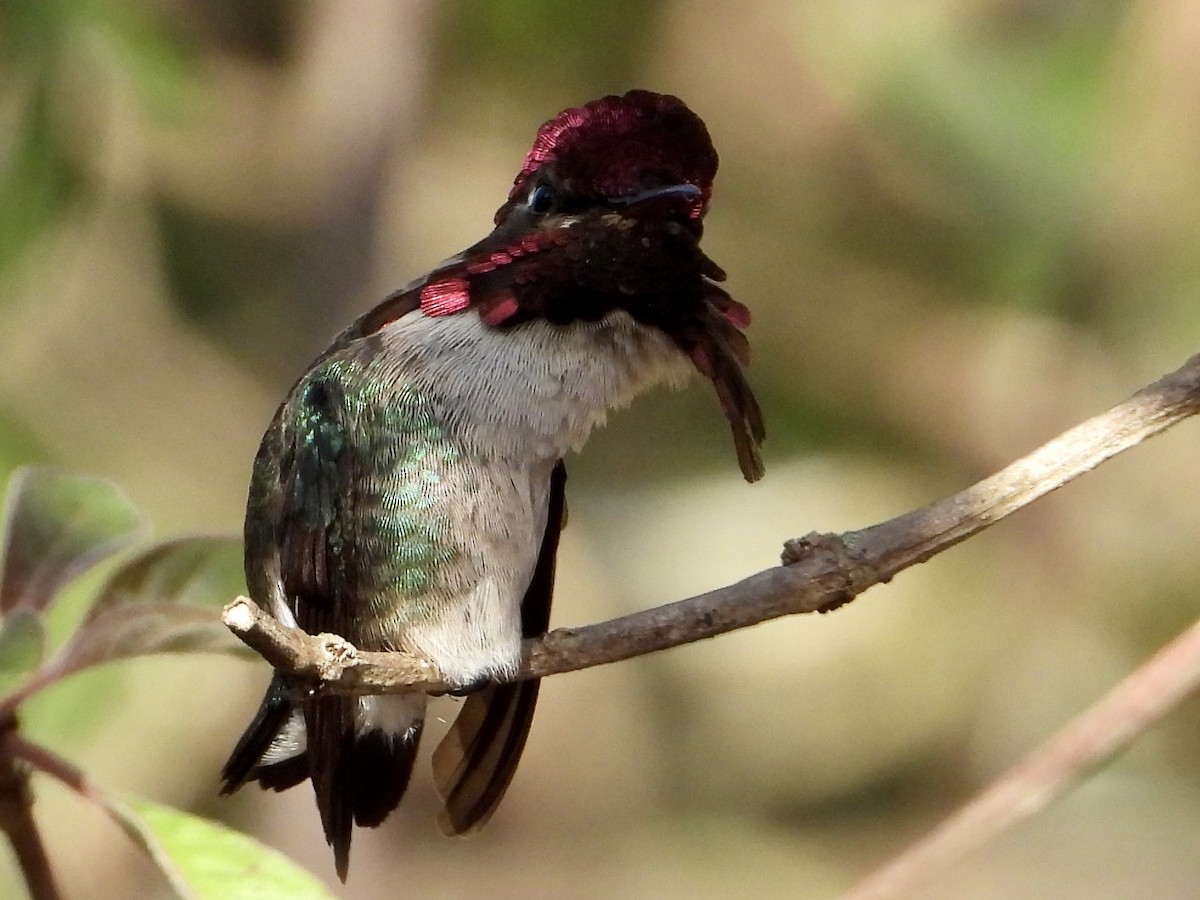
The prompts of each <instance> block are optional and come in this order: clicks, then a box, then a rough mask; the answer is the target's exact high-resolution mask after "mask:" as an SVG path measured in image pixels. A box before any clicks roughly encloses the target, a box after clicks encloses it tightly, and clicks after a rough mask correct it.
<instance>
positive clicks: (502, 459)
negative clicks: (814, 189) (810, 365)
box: [222, 91, 764, 881]
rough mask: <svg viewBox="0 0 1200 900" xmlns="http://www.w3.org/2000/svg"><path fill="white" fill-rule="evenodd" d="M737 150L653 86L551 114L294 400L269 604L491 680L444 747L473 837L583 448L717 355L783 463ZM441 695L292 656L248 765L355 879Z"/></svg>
mask: <svg viewBox="0 0 1200 900" xmlns="http://www.w3.org/2000/svg"><path fill="white" fill-rule="evenodd" d="M716 171H717V154H716V151H715V150H714V149H713V146H712V142H711V140H710V139H709V135H708V131H707V129H706V128H705V126H704V123H703V122H702V121H701V120H700V118H699V117H698V116H696V115H695V114H694V113H693V112H692V111H691V110H689V109H688V108H687V106H685V105H684V103H683V102H682V101H681V100H679V99H678V98H676V97H671V96H667V95H663V94H655V93H650V92H648V91H630V92H628V93H626V94H624V95H623V96H610V97H604V98H602V99H600V100H595V101H593V102H591V103H588V104H586V105H584V106H581V107H577V108H573V109H568V110H565V111H564V112H562V113H560V114H559V115H557V116H555V117H554V118H553V119H551V120H550V121H548V122H546V123H545V124H544V125H543V126H542V127H541V128H540V129H539V131H538V133H537V137H536V138H535V140H534V143H533V148H532V149H531V150H530V151H529V153H528V155H527V156H526V158H525V162H524V164H523V165H522V166H521V170H520V172H518V173H517V177H516V180H515V182H514V184H513V187H512V190H511V191H510V192H509V195H508V199H507V201H506V202H505V203H504V205H503V206H501V207H500V209H499V210H498V211H497V213H496V216H495V228H494V229H493V230H492V232H491V234H489V235H488V236H487V237H486V238H484V239H483V240H482V241H480V242H479V243H477V244H475V245H474V246H472V247H470V248H468V249H466V250H464V251H463V252H462V253H459V254H458V255H456V256H453V257H451V258H450V259H448V260H447V261H446V262H444V263H442V264H441V265H440V266H438V267H437V268H436V269H434V270H433V271H432V272H430V273H429V274H428V275H425V276H424V277H422V278H419V279H417V280H416V281H414V282H413V283H411V284H410V285H408V286H407V287H405V288H402V289H401V290H399V291H397V292H396V293H394V294H392V295H391V296H389V297H387V298H386V299H385V300H383V302H382V303H380V304H379V305H378V306H376V307H375V308H374V309H372V310H370V311H369V312H367V313H366V314H365V315H363V316H362V317H361V318H360V319H359V320H358V321H356V322H355V323H354V324H353V325H351V326H350V327H349V328H347V329H346V330H345V331H344V332H342V334H341V335H339V336H338V338H337V339H336V340H335V341H334V342H333V345H332V346H331V347H330V348H329V349H328V350H326V351H325V352H324V353H323V354H322V355H321V356H320V357H319V358H318V359H317V360H316V362H315V363H313V365H312V366H311V368H309V369H308V371H307V372H305V374H304V375H303V376H302V377H301V378H300V379H299V381H297V382H296V384H295V385H294V386H293V387H292V389H291V391H290V392H289V393H288V395H287V398H286V399H285V400H284V402H283V404H282V405H281V406H280V407H279V409H278V411H277V412H276V413H275V418H274V419H273V420H272V422H271V425H270V427H269V428H268V429H267V432H266V435H265V436H264V437H263V440H262V445H261V447H260V449H259V451H258V455H257V457H256V459H255V461H254V472H253V477H252V480H251V482H250V490H249V499H248V501H247V506H246V524H245V567H246V580H247V584H248V586H249V589H250V594H251V596H252V597H253V598H254V600H255V601H256V602H257V603H258V604H259V605H260V606H262V607H264V608H265V609H267V610H269V611H270V612H271V613H272V614H273V615H274V616H275V617H276V618H278V619H279V620H280V621H281V622H283V623H285V624H287V625H290V626H292V627H298V628H302V629H303V630H304V631H306V632H308V633H310V634H317V633H320V632H333V633H335V634H339V635H341V636H343V637H344V638H346V639H347V640H349V641H350V642H351V643H353V644H354V645H355V646H357V647H359V648H363V649H369V650H401V651H405V652H408V653H412V654H417V655H419V656H422V657H424V658H427V659H429V660H430V661H431V662H433V663H434V664H435V665H436V666H437V668H438V669H439V670H440V671H441V672H442V673H444V674H445V675H446V677H447V678H448V679H449V680H450V682H451V683H454V684H457V685H461V687H462V689H463V690H462V692H463V693H464V694H465V695H466V700H465V702H464V703H463V706H462V709H461V711H460V712H459V715H458V717H457V719H456V720H455V722H454V724H453V725H452V726H451V728H450V731H449V733H448V734H447V736H446V737H445V739H444V740H443V741H442V743H441V744H440V746H438V748H437V749H436V750H435V751H434V754H433V769H434V778H435V781H436V782H437V786H438V789H439V791H440V793H441V795H442V797H443V798H444V800H445V809H444V812H443V813H442V815H441V817H440V819H439V822H440V824H441V827H442V830H443V831H444V832H446V833H447V834H464V833H466V832H470V831H472V830H474V829H476V828H478V827H479V826H481V825H483V824H484V823H485V822H486V821H487V820H488V818H489V817H490V816H491V815H492V813H493V812H494V811H495V809H496V806H497V804H498V803H499V802H500V799H501V798H502V797H503V796H504V792H505V790H506V789H507V788H508V785H509V782H510V781H511V780H512V777H513V772H514V771H515V769H516V766H517V762H518V760H519V759H520V756H521V751H522V750H523V748H524V746H525V739H526V736H527V735H528V733H529V727H530V723H531V722H532V720H533V711H534V706H535V704H536V702H537V695H538V682H537V681H524V682H519V683H509V684H500V683H496V679H503V678H506V677H508V676H510V675H511V674H512V673H514V672H515V671H516V669H517V666H518V663H519V661H520V655H521V640H522V639H523V638H527V637H532V636H536V635H540V634H543V633H545V632H546V630H547V629H548V627H549V617H550V599H551V593H552V590H553V586H554V560H555V554H556V551H557V548H558V540H559V533H560V531H561V529H562V527H563V524H564V522H565V513H566V508H565V502H564V484H565V481H566V472H565V469H564V466H563V461H562V459H563V456H564V455H565V454H566V452H567V451H568V450H577V449H579V448H580V447H581V446H582V444H583V443H584V441H585V440H586V439H587V436H588V433H589V432H590V431H591V429H592V428H593V427H594V426H596V425H598V424H601V423H602V422H603V421H604V418H605V414H606V412H607V410H609V409H611V408H614V407H621V406H624V405H626V404H628V403H629V402H630V401H631V400H632V399H633V397H634V396H635V395H636V394H638V393H640V392H642V391H643V390H646V389H647V388H650V387H652V386H654V385H657V384H663V383H665V384H668V385H672V386H678V385H679V384H681V383H682V382H683V381H684V380H685V379H686V377H687V376H688V374H689V373H690V372H692V371H696V370H698V371H699V372H700V373H702V374H703V375H704V376H706V377H707V378H708V379H710V380H711V382H712V384H713V386H714V387H715V389H716V394H717V398H718V400H719V402H720V405H721V408H722V409H723V410H724V413H725V415H726V416H727V417H728V420H729V423H730V426H731V428H732V431H733V443H734V447H735V448H736V451H737V458H738V462H739V464H740V466H741V470H742V473H743V474H744V475H745V477H746V479H747V480H749V481H755V480H757V479H758V478H759V477H761V476H762V474H763V467H762V461H761V458H760V455H759V445H760V443H761V441H762V440H763V437H764V430H763V422H762V414H761V412H760V410H759V407H758V404H757V402H756V401H755V399H754V395H753V393H752V392H751V390H750V387H749V385H748V384H747V383H746V379H745V377H744V376H743V374H742V365H743V364H745V363H746V362H747V360H748V352H749V345H748V343H747V341H746V338H745V335H744V334H743V333H742V329H744V328H745V327H746V326H747V325H748V324H749V321H750V314H749V311H748V310H747V309H746V307H745V306H743V305H742V304H740V303H738V302H737V301H735V300H733V299H732V298H731V297H730V296H729V295H728V294H727V293H726V292H725V291H724V290H722V289H721V288H720V287H719V286H718V285H717V282H720V281H723V280H724V279H725V273H724V272H723V271H722V270H721V269H720V268H719V267H718V266H717V265H716V264H715V263H714V262H712V260H710V259H709V258H708V257H707V256H706V255H705V254H704V252H703V251H702V250H701V249H700V236H701V232H702V223H703V219H704V215H705V213H706V212H707V210H708V205H709V198H710V196H711V192H712V184H713V178H714V176H715V175H716ZM427 699H428V698H427V697H426V696H425V695H424V694H402V695H387V696H364V697H349V696H322V695H320V694H316V695H312V694H310V693H306V692H304V691H303V690H302V689H301V687H300V686H299V685H297V684H295V683H294V682H293V681H292V680H291V679H289V678H288V677H287V676H286V675H283V674H280V673H276V674H275V676H274V678H273V680H272V682H271V685H270V687H269V688H268V690H267V695H266V697H265V698H264V700H263V703H262V706H261V707H260V708H259V711H258V713H257V715H256V716H255V718H254V720H253V722H251V724H250V726H249V727H248V728H247V730H246V732H245V734H244V735H243V736H242V738H241V739H240V740H239V741H238V744H237V746H236V747H235V748H234V750H233V753H232V755H231V756H230V758H229V761H228V762H227V763H226V764H225V768H224V770H223V772H222V777H223V779H224V784H223V787H222V793H230V792H232V791H234V790H237V789H238V788H239V787H241V786H242V785H243V784H245V783H246V782H247V781H258V783H259V784H260V785H261V786H262V787H264V788H271V789H273V790H284V789H285V788H289V787H292V786H294V785H296V784H299V783H300V782H302V781H304V780H305V779H310V780H311V781H312V785H313V790H314V792H315V793H316V800H317V808H318V810H319V811H320V816H321V823H322V825H323V827H324V831H325V837H326V840H327V841H328V842H329V844H330V845H331V846H332V847H333V854H334V862H335V866H336V869H337V873H338V876H339V877H340V878H341V879H342V880H343V881H344V880H345V878H346V871H347V867H348V865H349V853H350V836H351V830H352V826H353V825H355V824H357V825H360V826H368V827H369V826H375V825H379V824H380V823H381V822H382V821H383V820H384V818H386V817H387V815H388V814H389V813H390V812H391V811H392V810H393V809H394V808H395V807H396V805H397V804H398V803H399V802H400V798H401V795H402V794H403V793H404V790H405V788H406V787H407V785H408V782H409V778H410V776H411V774H412V770H413V761H414V758H415V756H416V753H417V743H418V740H419V739H420V736H421V728H422V723H423V720H424V716H425V705H426V701H427Z"/></svg>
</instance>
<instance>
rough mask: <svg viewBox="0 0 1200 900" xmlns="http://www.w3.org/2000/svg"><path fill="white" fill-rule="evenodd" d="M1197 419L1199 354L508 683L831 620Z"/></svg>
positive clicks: (241, 619) (304, 648) (390, 659)
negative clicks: (995, 462) (863, 519)
mask: <svg viewBox="0 0 1200 900" xmlns="http://www.w3.org/2000/svg"><path fill="white" fill-rule="evenodd" d="M1198 411H1200V354H1198V355H1196V356H1193V357H1192V358H1191V359H1189V360H1188V361H1187V362H1186V363H1184V365H1183V366H1182V367H1181V368H1179V369H1177V370H1176V371H1174V372H1172V373H1171V374H1169V375H1166V376H1164V377H1163V378H1161V379H1159V380H1158V381H1156V382H1154V383H1153V384H1151V385H1149V386H1147V387H1145V388H1143V389H1142V390H1140V391H1138V392H1137V393H1136V394H1134V395H1133V396H1132V397H1130V398H1129V399H1128V400H1126V401H1125V402H1124V403H1121V404H1119V405H1117V406H1115V407H1113V408H1112V409H1110V410H1109V411H1108V412H1106V413H1103V414H1102V415H1099V416H1096V417H1095V418H1093V419H1089V420H1088V421H1086V422H1084V423H1083V424H1081V425H1077V426H1076V427H1074V428H1072V429H1071V430H1069V431H1067V432H1065V433H1064V434H1062V435H1060V436H1059V437H1057V438H1055V439H1054V440H1052V441H1050V442H1049V443H1048V444H1045V445H1044V446H1042V447H1040V448H1039V449H1037V450H1035V451H1034V452H1033V453H1031V454H1029V455H1028V456H1026V457H1024V458H1023V459H1020V460H1018V461H1017V462H1015V463H1013V464H1012V465H1010V466H1008V467H1007V468H1006V469H1004V470H1003V471H1001V472H999V473H997V474H995V475H993V476H991V477H990V478H986V479H984V480H983V481H980V482H979V483H977V484H975V485H973V486H971V487H969V488H967V489H966V490H964V491H961V492H960V493H957V494H955V495H953V496H952V497H948V498H946V499H944V500H941V501H939V502H937V503H933V504H930V505H929V506H925V507H922V508H921V509H918V510H914V511H913V512H910V513H905V514H904V515H901V516H897V517H896V518H894V519H890V520H888V521H887V522H883V523H881V524H878V525H872V526H870V527H869V528H864V529H862V530H860V531H850V532H846V533H844V534H841V535H831V534H815V533H814V534H809V535H807V536H805V537H802V538H797V539H795V540H791V541H788V542H787V544H786V545H785V547H784V551H783V565H781V566H777V567H775V568H772V569H767V570H766V571H763V572H759V573H758V574H756V575H751V576H750V577H749V578H746V579H744V580H742V581H739V582H737V583H736V584H732V585H729V586H728V587H723V588H719V589H718V590H715V591H710V592H709V593H706V594H700V595H699V596H696V597H690V598H688V599H686V600H680V601H678V602H676V603H669V604H667V605H666V606H659V607H656V608H654V609H649V610H645V611H643V612H638V613H634V614H632V615H628V616H622V617H621V618H619V619H611V620H610V621H607V622H601V623H599V624H597V625H588V626H585V627H582V628H559V629H557V630H555V631H551V632H550V633H549V634H546V635H544V636H542V637H540V638H535V639H532V640H528V641H526V642H525V652H524V657H523V659H522V662H521V668H520V670H519V672H518V673H517V674H516V676H515V678H514V680H516V679H526V678H543V677H545V676H547V675H554V674H557V673H560V672H571V671H574V670H577V669H586V668H589V667H591V666H598V665H603V664H605V663H612V662H617V661H619V660H623V659H629V658H631V657H634V656H641V655H643V654H646V653H653V652H654V651H656V650H665V649H667V648H668V647H676V646H678V645H680V644H686V643H690V642H692V641H698V640H702V639H703V638H710V637H715V636H716V635H718V634H723V633H724V632H727V631H733V630H735V629H738V628H745V627H746V626H748V625H755V624H757V623H759V622H764V621H766V620H768V619H774V618H778V617H779V616H785V615H789V614H793V613H806V612H828V611H829V610H833V609H836V608H837V607H839V606H841V605H843V604H845V603H848V602H850V601H851V600H853V599H854V598H855V597H857V596H858V595H859V594H861V593H862V592H863V591H865V590H866V589H867V588H869V587H871V586H873V585H876V584H880V583H883V582H887V581H890V580H891V579H892V577H893V576H895V575H896V574H897V573H898V572H900V571H902V570H903V569H906V568H908V567H909V566H912V565H915V564H916V563H919V562H924V561H925V560H927V559H929V558H930V557H932V556H933V555H934V554H936V553H940V552H941V551H943V550H945V549H947V548H949V547H952V546H954V545H955V544H957V543H958V542H959V541H963V540H966V539H967V538H969V537H971V536H972V535H974V534H977V533H978V532H980V531H982V530H983V529H985V528H987V527H988V526H989V525H992V524H994V523H996V522H998V521H1000V520H1001V519H1003V518H1005V517H1006V516H1009V515H1011V514H1012V513H1014V512H1016V511H1017V510H1019V509H1021V508H1022V507H1024V506H1027V505H1028V504H1030V503H1032V502H1033V501H1035V500H1037V499H1038V498H1039V497H1042V496H1044V495H1046V494H1048V493H1050V492H1051V491H1053V490H1055V489H1057V488H1060V487H1062V486H1063V485H1064V484H1066V483H1067V482H1069V481H1071V480H1072V479H1074V478H1077V477H1078V476H1080V475H1082V474H1084V473H1085V472H1089V471H1091V470H1092V469H1094V468H1095V467H1096V466H1098V465H1100V464H1101V463H1102V462H1104V461H1105V460H1107V459H1110V458H1111V457H1113V456H1116V455H1117V454H1118V453H1121V452H1122V451H1124V450H1127V449H1129V448H1130V447H1133V446H1135V445H1137V444H1139V443H1141V442H1142V441H1143V440H1145V439H1146V438H1148V437H1151V436H1153V435H1155V434H1158V433H1159V432H1161V431H1164V430H1165V429H1167V428H1169V427H1171V426H1172V425H1174V424H1175V423H1176V422H1179V421H1181V420H1182V419H1185V418H1187V417H1188V416H1191V415H1195V414H1196V413H1197V412H1198ZM224 620H225V624H226V625H227V626H229V628H230V629H231V630H232V631H233V632H234V634H236V635H237V636H238V637H239V638H241V639H242V640H243V641H245V642H246V643H247V644H248V645H249V646H251V647H252V648H254V649H255V650H257V651H258V652H259V653H260V654H262V656H263V657H264V658H265V659H266V660H267V661H268V662H270V663H271V664H272V665H273V666H274V667H275V668H276V669H279V670H281V671H286V672H291V673H294V674H296V675H297V676H299V677H300V678H302V679H305V680H307V681H309V682H310V683H311V684H313V685H314V686H319V687H320V689H321V690H324V691H329V692H334V693H350V694H363V693H372V694H375V693H399V692H406V691H425V692H430V693H437V692H440V691H444V690H446V689H447V687H449V685H448V684H447V683H446V680H445V678H444V677H442V675H441V673H439V672H437V670H436V669H435V668H434V667H433V666H431V665H430V664H429V663H428V662H426V661H424V660H421V659H417V658H414V657H411V656H406V655H404V654H399V653H373V652H368V651H364V650H356V649H355V648H354V647H352V646H351V645H350V644H348V643H347V642H346V641H344V640H342V639H341V638H338V637H336V636H334V635H318V636H309V635H306V634H304V633H303V632H300V631H297V630H295V629H290V628H285V627H283V626H281V625H280V624H279V623H278V622H276V620H275V619H273V618H272V617H271V616H269V615H267V614H266V613H264V612H263V611H262V610H260V609H259V608H258V607H257V606H256V605H255V604H254V603H253V602H252V601H251V600H249V599H247V598H245V597H239V598H238V599H237V600H235V601H234V602H232V603H230V604H229V605H228V606H227V607H226V608H225V614H224Z"/></svg>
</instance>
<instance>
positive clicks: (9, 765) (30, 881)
mask: <svg viewBox="0 0 1200 900" xmlns="http://www.w3.org/2000/svg"><path fill="white" fill-rule="evenodd" d="M16 738H17V733H16V729H15V727H9V728H5V729H4V730H3V732H2V733H0V830H3V832H4V834H5V836H6V837H7V838H8V842H9V843H10V844H11V845H12V848H13V854H14V855H15V856H16V858H17V865H18V866H19V867H20V869H21V875H22V876H23V877H24V879H25V886H26V887H27V888H28V889H29V896H30V897H31V898H32V900H58V898H59V897H61V896H62V894H60V893H59V890H58V885H57V884H56V883H55V881H54V872H53V870H52V869H51V868H50V859H49V857H48V856H47V855H46V847H45V845H44V844H43V843H42V836H41V832H39V831H38V827H37V822H36V821H35V820H34V818H33V791H32V790H31V789H30V787H29V767H28V766H27V765H25V764H23V763H22V762H21V761H20V760H19V759H18V757H17V755H16V754H15V753H14V752H13V750H14V742H15V740H16Z"/></svg>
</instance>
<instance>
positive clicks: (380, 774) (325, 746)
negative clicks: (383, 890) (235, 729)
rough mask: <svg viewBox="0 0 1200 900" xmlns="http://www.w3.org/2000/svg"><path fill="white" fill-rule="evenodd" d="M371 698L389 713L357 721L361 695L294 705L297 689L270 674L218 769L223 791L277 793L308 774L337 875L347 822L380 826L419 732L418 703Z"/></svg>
mask: <svg viewBox="0 0 1200 900" xmlns="http://www.w3.org/2000/svg"><path fill="white" fill-rule="evenodd" d="M374 699H375V700H376V701H377V703H376V705H375V706H373V707H372V708H373V709H379V710H383V711H384V715H385V716H387V715H389V714H390V718H388V719H387V720H386V721H385V722H383V723H379V722H374V721H371V720H370V717H366V719H367V720H366V721H360V715H359V713H360V705H359V704H360V701H359V700H358V699H357V698H354V697H320V698H313V699H309V700H305V701H303V702H301V703H300V704H299V706H297V703H296V698H295V692H294V691H292V690H290V688H289V686H288V683H287V682H286V681H285V680H284V679H283V678H282V677H281V676H276V677H275V679H273V680H272V682H271V686H270V687H269V688H268V689H267V695H266V697H264V698H263V702H262V704H261V705H260V706H259V709H258V713H257V714H256V715H255V717H254V721H252V722H251V723H250V726H249V727H248V728H247V729H246V732H245V733H244V734H243V735H242V737H241V739H240V740H239V741H238V743H237V746H236V747H234V749H233V753H232V754H231V755H230V757H229V761H228V762H226V763H225V767H224V768H223V769H222V771H221V777H222V779H223V781H224V783H223V785H222V787H221V793H222V794H230V793H233V792H234V791H236V790H237V789H238V788H240V787H241V786H242V785H243V784H246V783H247V782H249V781H257V782H258V783H259V785H260V786H261V787H263V788H264V789H269V790H276V791H282V790H286V789H287V788H290V787H294V786H295V785H297V784H299V783H300V782H302V781H304V780H305V779H308V778H311V779H312V782H313V791H314V792H315V793H316V797H317V809H318V811H319V812H320V815H321V826H322V828H323V829H324V831H325V840H326V841H327V842H328V843H329V845H330V846H331V847H332V848H333V858H334V865H335V867H336V869H337V873H338V877H339V878H341V879H342V881H345V880H346V872H347V870H348V868H349V865H350V838H351V831H352V829H353V826H354V825H355V824H357V825H360V826H363V827H367V828H370V827H374V826H376V825H379V824H380V823H381V822H383V820H384V819H385V818H387V816H388V814H389V813H390V812H391V811H392V810H393V809H395V808H396V806H397V804H399V802H400V798H401V797H403V795H404V791H405V789H406V788H407V787H408V782H409V779H410V777H411V776H412V770H413V763H414V762H415V760H416V756H417V744H418V741H419V740H420V736H421V726H422V724H423V723H422V719H421V710H422V709H423V705H422V704H414V702H413V701H412V700H410V699H408V698H403V699H402V698H386V699H385V698H382V697H380V698H374ZM422 699H423V698H422ZM388 701H392V702H391V703H389V702H388ZM381 725H382V726H386V727H381Z"/></svg>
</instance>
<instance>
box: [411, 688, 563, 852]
mask: <svg viewBox="0 0 1200 900" xmlns="http://www.w3.org/2000/svg"><path fill="white" fill-rule="evenodd" d="M539 684H540V682H538V681H522V682H518V683H516V684H499V685H491V686H489V687H487V688H484V689H483V690H482V691H479V692H478V693H475V694H471V695H470V696H469V697H468V698H467V700H466V702H465V703H464V704H463V708H462V711H461V712H460V713H459V714H458V717H457V718H456V719H455V720H454V724H453V725H452V726H451V727H450V731H449V732H447V734H446V737H445V738H444V739H443V740H442V742H441V743H440V744H439V745H438V747H437V749H436V750H434V752H433V777H434V781H435V782H436V783H437V787H438V792H439V793H440V794H441V795H442V798H443V799H444V800H445V802H446V806H445V809H444V810H443V812H442V814H441V815H440V816H439V817H438V824H439V825H440V826H441V829H442V832H443V833H445V834H447V835H458V834H467V833H469V832H471V831H474V830H476V829H478V828H481V827H482V826H483V825H484V824H485V823H486V822H487V821H488V819H490V818H491V816H492V813H493V812H495V810H496V807H497V806H498V805H499V804H500V800H501V799H502V798H503V797H504V792H505V791H506V790H508V785H509V783H510V782H511V781H512V778H513V773H515V772H516V770H517V763H518V762H519V761H520V759H521V751H522V750H524V749H525V739H526V738H527V737H528V736H529V728H530V725H531V724H532V723H533V713H534V709H535V707H536V705H537V696H538V686H539Z"/></svg>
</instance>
